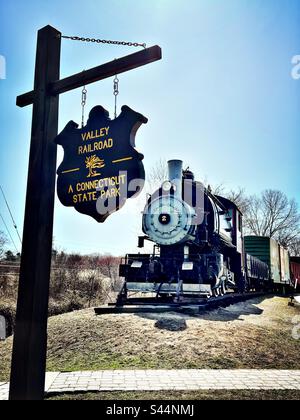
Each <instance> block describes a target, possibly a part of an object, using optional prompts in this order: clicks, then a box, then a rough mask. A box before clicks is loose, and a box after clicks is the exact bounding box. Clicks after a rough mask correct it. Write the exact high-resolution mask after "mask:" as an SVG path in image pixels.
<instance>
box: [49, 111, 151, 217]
mask: <svg viewBox="0 0 300 420" xmlns="http://www.w3.org/2000/svg"><path fill="white" fill-rule="evenodd" d="M147 122H148V120H147V118H145V117H144V116H143V115H141V114H138V113H137V112H135V111H133V110H132V109H130V108H129V107H128V106H123V107H122V112H121V114H120V115H119V117H118V118H116V119H114V120H111V119H110V118H109V114H108V112H107V111H106V110H105V109H104V108H103V107H102V106H96V107H95V108H93V109H92V110H91V112H90V115H89V119H88V122H87V124H86V126H85V127H83V128H82V129H79V128H78V124H76V123H75V122H74V121H70V122H69V123H68V124H67V125H66V127H65V128H64V130H63V131H62V132H61V133H60V134H59V135H58V136H57V137H56V139H55V142H56V143H57V144H59V145H61V146H62V147H63V149H64V159H63V161H62V163H61V165H60V166H59V168H58V170H57V174H58V179H57V194H58V197H59V200H60V201H61V203H62V204H63V205H64V206H67V207H74V208H75V209H76V210H77V211H78V212H80V213H83V214H86V215H89V216H91V217H93V218H94V219H95V220H97V222H100V223H102V222H104V221H105V220H106V219H107V217H108V216H109V215H110V214H112V213H113V212H115V211H117V210H119V209H120V208H121V207H122V206H123V205H124V204H125V202H126V200H127V199H128V198H133V197H135V196H137V195H138V194H139V193H140V192H141V190H142V188H143V186H144V182H145V171H144V166H143V162H142V160H143V158H144V156H143V155H142V154H140V153H138V151H137V150H136V149H135V134H136V132H137V130H138V128H139V127H140V126H141V125H142V124H143V123H147Z"/></svg>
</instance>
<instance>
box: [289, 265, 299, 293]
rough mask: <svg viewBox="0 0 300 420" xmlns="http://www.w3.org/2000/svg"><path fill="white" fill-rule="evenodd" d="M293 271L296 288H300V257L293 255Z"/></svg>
mask: <svg viewBox="0 0 300 420" xmlns="http://www.w3.org/2000/svg"><path fill="white" fill-rule="evenodd" d="M291 273H292V282H293V286H294V288H295V289H297V290H300V257H291Z"/></svg>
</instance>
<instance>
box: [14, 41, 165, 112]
mask: <svg viewBox="0 0 300 420" xmlns="http://www.w3.org/2000/svg"><path fill="white" fill-rule="evenodd" d="M161 58H162V52H161V48H160V47H159V46H158V45H155V46H153V47H150V48H146V49H144V50H142V51H138V52H136V53H134V54H130V55H127V56H125V57H122V58H118V59H116V60H113V61H110V62H109V63H105V64H101V65H100V66H97V67H94V68H92V69H90V70H85V71H82V72H80V73H77V74H74V75H73V76H70V77H66V78H65V79H61V80H57V81H55V82H53V83H51V84H50V85H49V86H48V87H47V90H48V94H49V95H51V96H55V95H59V94H61V93H65V92H68V91H70V90H73V89H77V88H79V87H81V86H84V85H89V84H91V83H94V82H98V81H99V80H103V79H107V78H108V77H112V76H114V75H116V74H121V73H124V72H126V71H129V70H133V69H135V68H138V67H141V66H144V65H146V64H150V63H153V62H154V61H157V60H161ZM34 98H35V92H34V91H33V90H32V91H31V92H27V93H24V94H23V95H20V96H18V97H17V105H18V106H19V107H24V106H27V105H31V104H33V102H34Z"/></svg>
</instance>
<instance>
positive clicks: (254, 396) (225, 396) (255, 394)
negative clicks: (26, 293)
mask: <svg viewBox="0 0 300 420" xmlns="http://www.w3.org/2000/svg"><path fill="white" fill-rule="evenodd" d="M161 399H163V400H171V401H176V400H194V401H197V400H198V401H199V400H296V401H299V400H300V391H255V390H253V391H250V390H249V391H213V392H212V391H189V392H182V391H181V392H174V391H168V392H164V393H163V394H162V392H97V393H96V392H95V393H85V394H84V393H83V394H61V395H53V396H49V397H48V398H47V400H49V401H54V400H56V401H61V400H64V401H65V400H68V401H79V400H106V401H117V400H128V401H141V400H161Z"/></svg>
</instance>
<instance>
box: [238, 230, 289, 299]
mask: <svg viewBox="0 0 300 420" xmlns="http://www.w3.org/2000/svg"><path fill="white" fill-rule="evenodd" d="M244 245H245V252H246V253H248V254H251V255H253V256H255V257H256V258H258V259H259V260H260V261H262V262H264V263H266V264H267V265H268V267H269V273H270V281H271V282H272V284H273V289H274V290H275V291H278V292H286V291H287V290H288V288H289V287H290V285H291V272H290V257H289V252H288V250H287V249H285V248H284V247H283V246H281V245H280V244H279V243H278V242H277V241H275V240H274V239H270V238H267V237H262V236H245V237H244Z"/></svg>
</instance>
